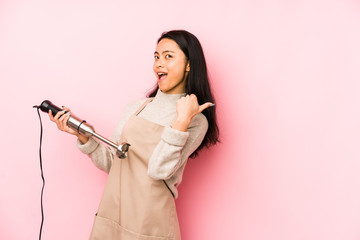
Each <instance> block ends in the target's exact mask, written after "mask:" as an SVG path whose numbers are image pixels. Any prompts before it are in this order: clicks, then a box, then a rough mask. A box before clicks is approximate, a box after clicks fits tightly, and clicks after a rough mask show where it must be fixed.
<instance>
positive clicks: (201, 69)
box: [148, 30, 219, 158]
mask: <svg viewBox="0 0 360 240" xmlns="http://www.w3.org/2000/svg"><path fill="white" fill-rule="evenodd" d="M164 38H166V39H171V40H173V41H175V42H176V43H177V45H178V46H179V47H180V49H181V50H182V51H183V52H184V54H185V56H186V57H187V59H188V60H189V62H190V71H189V73H188V76H187V79H186V87H185V93H186V94H189V95H190V94H195V96H196V97H197V99H198V102H199V104H200V105H201V104H203V103H205V102H212V103H215V99H214V97H213V95H212V93H211V88H210V82H209V77H208V73H207V67H206V61H205V56H204V52H203V50H202V47H201V44H200V42H199V40H198V39H197V38H196V37H195V36H194V35H193V34H191V33H189V32H187V31H185V30H173V31H169V32H164V33H163V34H161V36H160V38H159V39H158V41H157V43H159V42H160V41H161V40H162V39H164ZM158 89H159V86H156V87H155V88H154V89H153V91H152V92H150V94H149V95H148V97H155V95H156V93H157V91H158ZM215 110H216V106H214V107H209V108H206V109H205V110H204V111H202V113H203V114H204V115H205V117H206V118H207V120H208V124H209V127H208V130H207V132H206V135H205V137H204V139H203V141H202V142H201V144H200V146H199V147H198V148H197V149H196V150H195V151H194V152H193V153H192V154H191V155H190V157H191V158H194V157H196V156H197V155H198V152H199V151H200V150H201V149H202V148H203V147H207V148H209V147H210V146H212V145H215V144H216V143H217V142H219V127H218V125H217V122H216V114H215Z"/></svg>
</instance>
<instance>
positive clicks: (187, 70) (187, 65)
mask: <svg viewBox="0 0 360 240" xmlns="http://www.w3.org/2000/svg"><path fill="white" fill-rule="evenodd" d="M185 71H186V72H190V61H187V64H186V68H185Z"/></svg>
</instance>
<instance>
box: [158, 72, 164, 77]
mask: <svg viewBox="0 0 360 240" xmlns="http://www.w3.org/2000/svg"><path fill="white" fill-rule="evenodd" d="M163 75H166V73H158V76H163Z"/></svg>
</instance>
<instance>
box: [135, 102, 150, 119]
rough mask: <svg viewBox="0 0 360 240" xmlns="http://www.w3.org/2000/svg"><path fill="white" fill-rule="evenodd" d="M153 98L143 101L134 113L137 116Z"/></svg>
mask: <svg viewBox="0 0 360 240" xmlns="http://www.w3.org/2000/svg"><path fill="white" fill-rule="evenodd" d="M152 100H153V98H149V99H147V100H146V101H145V102H144V103H143V105H141V106H140V107H139V109H138V110H137V111H136V112H135V113H134V115H135V116H137V115H138V114H139V113H140V112H141V111H142V110H143V109H144V108H145V107H146V105H147V104H148V103H149V102H151V101H152Z"/></svg>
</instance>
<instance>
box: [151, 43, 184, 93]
mask: <svg viewBox="0 0 360 240" xmlns="http://www.w3.org/2000/svg"><path fill="white" fill-rule="evenodd" d="M154 58H155V61H154V65H153V69H154V72H155V75H156V78H157V80H158V85H159V88H160V90H161V91H162V92H164V93H167V94H177V93H184V92H185V86H186V77H187V75H188V72H189V71H190V63H189V61H188V60H187V58H186V56H185V54H184V53H183V51H182V50H181V49H180V48H179V46H178V45H177V43H176V42H175V41H174V40H171V39H167V38H164V39H162V40H161V41H160V42H159V43H158V45H157V47H156V51H155V53H154Z"/></svg>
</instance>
